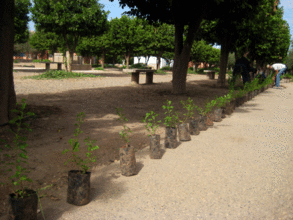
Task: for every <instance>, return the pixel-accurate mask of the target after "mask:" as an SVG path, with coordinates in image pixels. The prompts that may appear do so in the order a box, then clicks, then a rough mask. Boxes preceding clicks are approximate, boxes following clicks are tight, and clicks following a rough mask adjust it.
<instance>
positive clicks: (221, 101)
mask: <svg viewBox="0 0 293 220" xmlns="http://www.w3.org/2000/svg"><path fill="white" fill-rule="evenodd" d="M226 98H227V97H226V96H220V97H217V96H216V97H215V100H216V106H217V107H218V108H221V107H224V106H225V105H226V102H227V99H226Z"/></svg>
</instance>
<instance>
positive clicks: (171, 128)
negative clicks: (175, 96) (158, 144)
mask: <svg viewBox="0 0 293 220" xmlns="http://www.w3.org/2000/svg"><path fill="white" fill-rule="evenodd" d="M171 103H172V102H171V101H169V100H167V102H166V104H167V105H163V106H162V107H163V109H167V112H165V114H167V116H166V117H165V123H164V125H166V137H165V147H166V148H176V147H177V129H176V125H177V124H178V122H179V119H178V112H175V114H174V115H172V114H171V112H172V109H173V108H174V107H173V106H171Z"/></svg>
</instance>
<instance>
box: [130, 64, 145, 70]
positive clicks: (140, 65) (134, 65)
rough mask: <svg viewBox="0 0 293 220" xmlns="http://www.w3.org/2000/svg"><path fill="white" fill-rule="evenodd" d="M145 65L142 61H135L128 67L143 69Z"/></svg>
mask: <svg viewBox="0 0 293 220" xmlns="http://www.w3.org/2000/svg"><path fill="white" fill-rule="evenodd" d="M145 67H146V65H145V64H143V63H136V64H132V65H130V69H145Z"/></svg>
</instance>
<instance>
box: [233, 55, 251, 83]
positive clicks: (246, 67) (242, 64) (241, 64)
mask: <svg viewBox="0 0 293 220" xmlns="http://www.w3.org/2000/svg"><path fill="white" fill-rule="evenodd" d="M248 54H249V52H246V53H244V54H243V56H242V57H241V58H240V59H238V60H236V63H235V67H234V70H233V75H232V82H233V83H235V80H236V75H237V74H238V73H241V75H242V79H243V84H244V85H245V83H246V82H250V75H249V72H256V69H255V68H252V67H251V66H250V63H249V61H248V59H247V58H246V57H247V55H248ZM241 69H242V70H241Z"/></svg>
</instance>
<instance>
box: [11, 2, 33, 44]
mask: <svg viewBox="0 0 293 220" xmlns="http://www.w3.org/2000/svg"><path fill="white" fill-rule="evenodd" d="M31 6H32V4H31V2H30V0H15V8H14V10H15V11H14V43H18V44H21V43H26V42H27V41H28V39H29V31H28V22H29V21H30V18H29V16H28V14H29V9H30V7H31Z"/></svg>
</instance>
